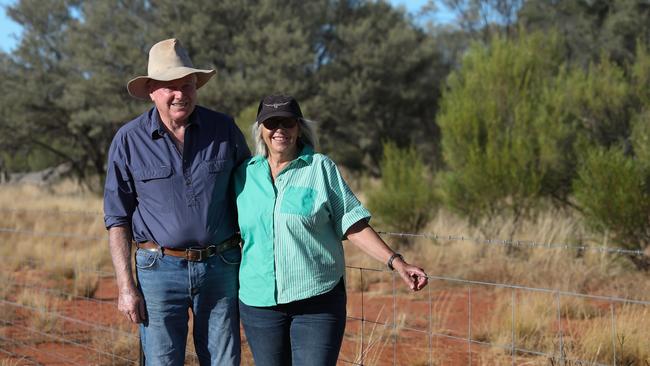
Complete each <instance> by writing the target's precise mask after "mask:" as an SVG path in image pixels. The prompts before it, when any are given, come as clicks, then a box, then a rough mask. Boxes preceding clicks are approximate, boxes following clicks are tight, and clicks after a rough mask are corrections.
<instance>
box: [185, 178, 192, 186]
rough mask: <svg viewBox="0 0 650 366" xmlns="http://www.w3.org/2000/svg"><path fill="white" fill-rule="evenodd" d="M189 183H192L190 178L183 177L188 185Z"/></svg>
mask: <svg viewBox="0 0 650 366" xmlns="http://www.w3.org/2000/svg"><path fill="white" fill-rule="evenodd" d="M191 183H192V180H190V178H187V179H185V184H187V185H188V186H189V185H190V184H191Z"/></svg>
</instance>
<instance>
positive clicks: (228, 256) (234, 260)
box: [219, 248, 241, 264]
mask: <svg viewBox="0 0 650 366" xmlns="http://www.w3.org/2000/svg"><path fill="white" fill-rule="evenodd" d="M219 257H220V258H221V260H222V261H223V262H224V263H225V264H239V263H241V249H239V248H232V249H228V250H226V251H225V252H221V253H219Z"/></svg>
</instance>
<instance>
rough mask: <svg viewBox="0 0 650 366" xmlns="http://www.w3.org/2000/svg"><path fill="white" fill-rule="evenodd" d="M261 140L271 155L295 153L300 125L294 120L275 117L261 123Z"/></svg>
mask: <svg viewBox="0 0 650 366" xmlns="http://www.w3.org/2000/svg"><path fill="white" fill-rule="evenodd" d="M261 130H262V139H263V140H264V143H265V144H266V148H267V149H268V150H269V153H271V154H287V153H295V150H297V143H298V136H300V125H299V123H298V120H297V119H295V118H283V117H275V118H269V119H267V120H266V121H264V122H262V129H261Z"/></svg>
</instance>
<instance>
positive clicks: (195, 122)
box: [149, 106, 201, 139]
mask: <svg viewBox="0 0 650 366" xmlns="http://www.w3.org/2000/svg"><path fill="white" fill-rule="evenodd" d="M197 109H198V106H196V107H194V111H192V114H190V118H189V123H188V124H187V127H189V126H199V127H200V126H201V118H199V114H198V112H197ZM166 133H167V131H166V130H165V127H164V126H163V123H162V120H161V119H160V114H159V113H158V110H157V109H156V107H153V108H151V109H150V110H149V135H150V136H151V138H154V139H155V138H158V137H161V136H163V135H164V134H166Z"/></svg>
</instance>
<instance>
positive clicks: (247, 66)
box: [0, 0, 446, 189]
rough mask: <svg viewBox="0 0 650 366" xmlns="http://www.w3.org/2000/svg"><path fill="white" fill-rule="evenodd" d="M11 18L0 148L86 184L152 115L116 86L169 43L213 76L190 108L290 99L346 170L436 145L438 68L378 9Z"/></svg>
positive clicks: (105, 9) (277, 7)
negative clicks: (14, 33)
mask: <svg viewBox="0 0 650 366" xmlns="http://www.w3.org/2000/svg"><path fill="white" fill-rule="evenodd" d="M8 14H9V16H10V17H11V18H12V19H14V20H15V21H17V22H18V23H19V24H20V25H22V26H23V28H24V33H23V35H22V38H21V41H20V43H19V45H18V48H17V49H16V51H14V52H12V53H11V54H9V55H7V54H0V73H1V74H2V76H3V77H2V78H0V86H1V87H2V88H3V89H4V90H11V91H12V93H4V94H3V95H2V96H0V132H2V133H0V136H4V137H1V138H0V146H1V147H2V149H3V150H4V151H10V152H11V153H12V154H14V153H16V152H18V151H19V147H20V148H22V149H23V150H21V151H24V150H28V151H31V150H34V149H37V148H38V149H45V150H47V151H49V153H50V154H53V155H55V156H57V159H60V160H63V161H68V162H71V163H72V164H73V169H74V171H75V173H76V174H77V175H78V176H79V177H80V178H82V179H85V178H86V177H88V176H90V175H99V176H102V175H103V174H104V165H105V161H106V152H107V149H108V145H109V143H110V141H111V138H112V136H113V135H114V133H115V131H116V129H117V128H119V126H121V125H122V124H124V123H125V122H127V121H129V120H130V119H132V118H134V117H135V116H137V115H138V114H140V113H142V112H143V111H145V110H146V109H147V108H149V107H150V106H151V104H150V103H148V102H141V101H136V100H133V99H132V98H131V97H130V96H128V94H127V92H126V88H125V84H126V82H127V81H128V80H129V79H130V78H132V77H134V76H137V75H143V74H146V62H147V51H148V49H149V47H151V45H152V44H153V43H155V42H156V41H159V40H161V39H164V38H168V37H178V38H179V39H181V41H182V42H183V44H184V45H185V47H186V48H187V49H188V51H189V53H190V55H191V57H192V60H193V61H194V64H195V65H196V66H197V67H213V68H215V69H216V70H217V74H216V76H215V77H214V78H213V80H212V81H211V82H210V83H208V84H206V86H205V87H204V88H202V89H201V90H200V91H199V103H200V104H203V105H206V106H207V107H211V108H214V109H217V110H220V111H223V112H226V113H229V114H231V115H238V114H239V113H240V112H242V111H243V110H244V109H246V108H247V107H249V106H250V105H252V104H255V103H257V101H259V100H260V98H261V97H263V96H264V95H266V94H270V93H276V92H282V93H289V94H292V95H294V96H296V97H297V98H298V99H299V100H300V102H301V104H302V105H303V106H304V109H305V110H306V111H308V110H309V111H313V113H311V114H309V115H306V116H307V117H308V118H310V119H314V120H317V121H320V122H322V124H321V125H322V126H326V128H323V129H322V140H323V141H324V142H325V144H324V148H325V149H324V150H325V152H327V153H332V154H333V155H334V157H335V158H336V159H337V160H339V161H341V162H342V163H343V164H344V165H349V166H351V167H356V168H365V169H374V170H376V166H377V165H376V162H377V161H378V160H379V156H380V154H381V147H380V137H381V136H386V135H390V136H391V137H392V138H394V139H395V140H396V141H398V142H399V144H400V145H403V146H405V145H407V144H410V143H412V142H415V143H418V144H419V146H421V147H420V149H421V150H422V151H426V152H427V156H428V157H431V159H436V156H437V153H436V152H435V149H434V148H431V146H436V144H428V143H425V137H426V138H427V139H426V142H428V141H430V139H431V138H433V139H437V135H438V134H437V128H436V127H435V125H431V124H430V123H429V121H431V120H432V119H433V116H434V115H435V111H436V108H437V107H436V99H437V95H438V85H439V84H440V83H439V80H442V77H443V76H444V73H446V68H444V67H439V64H438V61H439V58H438V56H437V53H436V51H434V47H431V39H430V38H429V37H428V36H427V35H426V34H425V33H423V32H422V31H421V30H419V29H418V28H417V26H415V25H414V24H412V23H411V22H410V20H409V18H408V17H407V15H406V14H404V13H403V12H400V11H398V10H395V9H394V8H392V7H390V6H389V5H388V4H386V3H385V2H374V1H323V0H307V1H297V0H291V1H280V0H243V1H242V0H224V1H208V0H197V1H191V2H178V1H171V0H160V1H155V2H151V1H146V0H136V1H128V2H124V1H117V0H93V1H86V2H81V1H78V0H53V1H51V2H48V6H42V4H41V2H39V1H36V0H20V1H17V2H16V3H15V4H14V5H11V6H9V7H8ZM215 20H218V21H215ZM422 132H424V133H422ZM244 133H245V134H248V131H244ZM52 142H57V144H52ZM429 152H431V153H429ZM94 188H96V189H101V187H94Z"/></svg>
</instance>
